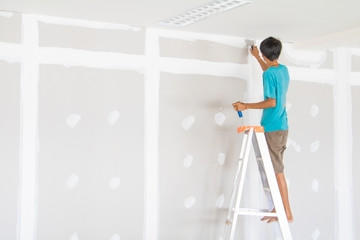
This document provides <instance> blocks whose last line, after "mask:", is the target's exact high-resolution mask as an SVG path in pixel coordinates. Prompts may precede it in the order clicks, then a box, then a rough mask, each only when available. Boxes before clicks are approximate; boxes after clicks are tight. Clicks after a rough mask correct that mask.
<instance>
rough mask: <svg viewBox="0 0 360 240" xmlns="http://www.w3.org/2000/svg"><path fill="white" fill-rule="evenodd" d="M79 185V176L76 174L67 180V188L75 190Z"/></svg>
mask: <svg viewBox="0 0 360 240" xmlns="http://www.w3.org/2000/svg"><path fill="white" fill-rule="evenodd" d="M78 184H79V176H78V175H76V174H71V175H70V176H69V177H68V179H67V180H66V186H67V187H68V188H75V187H76V186H77V185H78Z"/></svg>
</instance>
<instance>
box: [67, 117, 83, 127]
mask: <svg viewBox="0 0 360 240" xmlns="http://www.w3.org/2000/svg"><path fill="white" fill-rule="evenodd" d="M80 119H81V116H80V115H79V114H70V115H69V116H68V117H67V118H66V124H67V125H68V126H69V127H71V128H73V127H75V126H76V125H77V124H78V123H79V121H80Z"/></svg>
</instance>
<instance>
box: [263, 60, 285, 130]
mask: <svg viewBox="0 0 360 240" xmlns="http://www.w3.org/2000/svg"><path fill="white" fill-rule="evenodd" d="M289 82H290V77H289V72H288V69H287V67H286V66H285V65H282V64H279V66H278V67H270V68H268V69H267V70H266V71H264V72H263V86H264V100H266V99H267V98H274V99H276V107H273V108H266V109H264V110H263V114H262V118H261V125H262V126H263V127H264V129H265V132H272V131H280V130H288V128H289V127H288V119H287V113H286V93H287V90H288V87H289Z"/></svg>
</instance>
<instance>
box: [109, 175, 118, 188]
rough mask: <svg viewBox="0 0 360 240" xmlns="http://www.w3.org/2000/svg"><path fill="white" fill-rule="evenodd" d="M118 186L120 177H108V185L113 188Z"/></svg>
mask: <svg viewBox="0 0 360 240" xmlns="http://www.w3.org/2000/svg"><path fill="white" fill-rule="evenodd" d="M119 186H120V178H118V177H113V178H111V179H110V181H109V187H110V188H111V189H113V190H115V189H117V188H119Z"/></svg>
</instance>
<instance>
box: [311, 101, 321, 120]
mask: <svg viewBox="0 0 360 240" xmlns="http://www.w3.org/2000/svg"><path fill="white" fill-rule="evenodd" d="M310 113H311V116H312V117H313V118H315V117H316V116H317V115H318V114H319V107H318V105H316V104H314V105H312V106H311V111H310Z"/></svg>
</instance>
